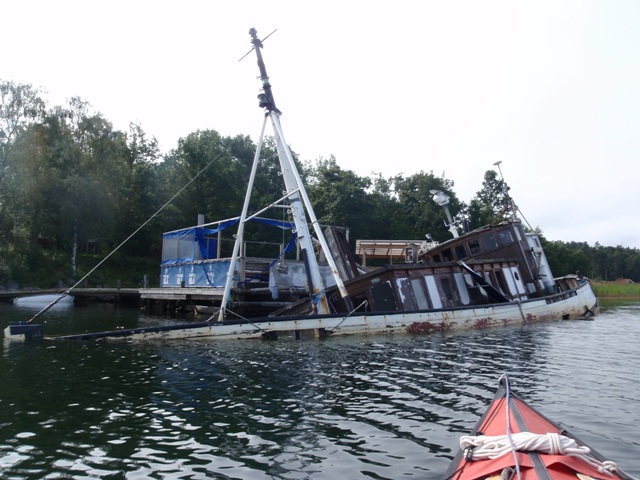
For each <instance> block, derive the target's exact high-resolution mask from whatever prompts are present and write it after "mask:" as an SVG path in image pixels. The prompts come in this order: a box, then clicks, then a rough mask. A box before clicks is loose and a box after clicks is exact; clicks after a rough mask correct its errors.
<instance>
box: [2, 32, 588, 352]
mask: <svg viewBox="0 0 640 480" xmlns="http://www.w3.org/2000/svg"><path fill="white" fill-rule="evenodd" d="M250 34H251V37H252V44H253V50H255V52H256V55H257V58H258V66H259V68H260V78H261V80H262V92H261V93H260V94H259V95H258V100H259V106H260V107H261V108H263V109H264V111H265V117H264V123H263V126H262V132H261V135H260V137H259V140H258V143H257V149H256V155H255V159H254V163H253V167H252V170H251V175H250V178H249V184H248V188H247V194H246V197H245V200H244V204H243V210H242V213H241V215H240V216H239V217H237V218H232V219H226V220H223V221H219V222H214V223H213V224H199V225H197V226H195V227H190V228H187V229H182V230H178V231H174V232H167V233H166V234H165V235H164V246H163V263H162V266H161V268H162V275H161V288H160V289H141V295H142V296H143V298H147V299H153V298H159V297H162V298H173V299H174V300H175V302H183V303H188V302H190V304H191V305H193V308H192V311H193V310H196V311H198V309H199V310H201V311H205V310H209V311H211V312H214V313H213V314H212V315H211V316H210V318H208V319H206V320H205V321H194V322H188V323H181V324H175V325H168V326H154V327H141V328H134V329H121V330H115V331H108V332H97V333H84V334H79V335H66V336H60V337H53V338H56V339H101V338H113V339H136V340H147V339H174V338H202V337H218V338H225V337H226V338H259V337H263V338H277V337H282V336H285V335H290V336H292V337H293V338H299V337H300V336H302V335H306V334H312V335H314V336H318V337H327V336H330V335H346V334H363V333H397V332H404V333H432V332H449V331H455V330H460V329H474V328H476V329H477V328H487V327H496V326H501V327H505V326H511V325H521V324H527V323H535V322H541V321H549V320H561V319H573V318H585V317H591V316H594V315H596V314H597V313H598V302H597V299H596V297H595V295H594V293H593V291H592V289H591V287H590V285H589V282H588V280H587V279H586V278H584V277H581V276H577V275H569V276H565V277H562V278H555V279H554V278H553V276H552V273H551V270H550V268H549V264H548V262H547V259H546V257H545V254H544V251H543V249H542V246H541V244H540V240H539V238H538V236H537V235H536V234H535V233H533V232H528V231H526V230H525V228H524V226H523V225H522V223H521V221H519V220H518V219H517V218H516V216H515V215H514V216H513V218H511V219H510V220H509V221H505V222H503V223H501V224H498V225H490V226H485V227H482V228H479V229H476V230H473V231H468V229H467V228H462V231H460V230H461V225H460V222H457V221H454V219H453V218H452V217H451V215H450V213H449V210H448V197H447V195H446V194H445V193H444V192H441V191H436V190H434V191H432V194H433V198H434V201H435V202H436V203H437V204H439V205H440V206H442V207H443V208H444V209H445V213H446V215H447V218H448V220H449V223H448V226H449V229H450V231H451V233H452V237H453V238H451V239H450V240H448V241H446V242H443V243H436V242H430V241H412V240H409V241H398V240H378V241H359V242H357V243H358V253H359V254H360V255H361V256H362V258H363V259H366V258H375V257H380V256H381V255H384V256H387V255H391V256H392V257H395V258H400V259H401V261H400V262H399V263H398V262H396V263H395V264H389V265H387V266H385V267H382V268H376V269H371V268H367V267H366V265H364V264H365V263H366V261H365V260H363V262H362V263H359V262H358V261H357V259H356V256H355V255H354V253H353V252H351V250H350V248H349V242H348V238H347V232H346V231H345V230H344V229H341V228H336V227H321V226H320V224H319V222H318V220H317V218H316V216H315V213H314V211H313V207H312V205H311V202H310V200H309V197H308V196H307V193H306V189H305V186H304V184H303V182H302V180H301V178H300V174H299V172H298V170H297V168H296V165H295V162H294V161H293V157H292V155H291V152H290V150H289V147H288V145H287V142H286V141H285V139H284V134H283V131H282V126H281V124H280V111H279V110H278V108H277V107H276V105H275V100H274V98H273V93H272V90H271V85H270V83H269V77H268V76H267V73H266V68H265V66H264V61H263V59H262V54H261V48H262V42H261V41H260V40H259V39H258V38H257V33H256V31H255V29H251V31H250ZM267 121H270V122H271V124H272V127H273V134H274V137H275V140H276V147H277V150H278V158H279V162H280V168H281V172H282V178H283V181H284V185H285V192H286V193H285V194H284V196H283V197H282V198H281V199H279V200H277V201H275V202H274V203H272V204H271V205H269V206H267V207H265V208H264V209H262V210H260V211H259V212H257V213H255V214H253V215H249V213H248V207H249V202H250V198H251V191H252V188H253V183H254V179H255V176H256V168H257V165H258V163H259V160H260V151H261V148H262V142H263V137H264V131H265V127H266V123H267ZM274 207H278V208H281V209H283V211H285V210H286V212H287V220H284V219H283V220H282V221H279V220H275V219H269V218H262V217H260V216H259V215H261V214H262V213H263V212H264V211H266V210H267V209H269V208H274ZM289 218H290V219H291V220H289ZM250 221H257V222H259V223H262V224H266V225H268V226H271V227H274V228H278V229H280V230H282V231H287V232H289V233H290V238H289V239H288V241H287V242H286V244H285V242H284V241H283V244H282V245H281V248H280V253H279V254H278V255H276V256H275V259H274V258H252V257H248V256H247V255H246V251H245V247H244V245H245V235H244V229H245V225H246V224H247V223H248V222H250ZM232 226H234V228H237V230H235V234H234V238H235V240H234V242H233V249H232V252H231V254H230V255H229V256H223V255H221V245H222V236H221V235H222V234H223V232H224V231H226V230H227V229H229V228H231V227H232ZM312 231H313V235H312ZM292 249H295V251H296V254H295V258H294V259H288V260H287V259H286V255H285V254H286V253H287V252H290V251H291V250H292ZM318 250H319V253H318ZM380 251H385V252H386V253H385V254H381V253H380ZM390 252H392V253H390ZM145 295H146V297H145ZM19 332H22V333H19ZM24 332H28V333H29V334H30V335H32V336H34V335H37V331H35V333H34V330H33V329H32V327H31V326H30V327H29V328H28V329H27V328H24V325H22V326H20V325H14V326H9V327H8V328H7V330H6V332H5V335H6V336H8V337H18V336H20V335H24Z"/></svg>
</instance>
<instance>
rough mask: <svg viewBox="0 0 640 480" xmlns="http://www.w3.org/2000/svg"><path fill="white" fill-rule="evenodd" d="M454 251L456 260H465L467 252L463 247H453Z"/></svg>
mask: <svg viewBox="0 0 640 480" xmlns="http://www.w3.org/2000/svg"><path fill="white" fill-rule="evenodd" d="M455 250H456V258H457V259H462V258H466V257H467V251H466V249H465V248H464V245H457V246H456V247H455Z"/></svg>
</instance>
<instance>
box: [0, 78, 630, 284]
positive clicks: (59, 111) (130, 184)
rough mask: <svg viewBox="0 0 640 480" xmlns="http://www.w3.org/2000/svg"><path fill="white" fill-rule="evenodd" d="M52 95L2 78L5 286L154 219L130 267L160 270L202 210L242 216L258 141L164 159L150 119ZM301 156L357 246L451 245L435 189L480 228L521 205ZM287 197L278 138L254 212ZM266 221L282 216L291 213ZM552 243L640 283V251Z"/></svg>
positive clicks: (197, 140) (487, 182)
mask: <svg viewBox="0 0 640 480" xmlns="http://www.w3.org/2000/svg"><path fill="white" fill-rule="evenodd" d="M42 94H43V92H42V91H41V90H39V89H36V88H33V87H32V86H30V85H19V84H15V83H13V82H2V81H0V95H1V100H2V103H1V104H0V149H1V150H0V153H1V155H0V287H2V286H5V285H8V284H9V283H11V282H14V283H16V282H17V283H27V284H31V285H36V284H38V285H40V286H51V285H52V284H55V283H56V282H57V280H58V279H69V278H70V277H75V276H76V275H75V272H74V271H73V268H72V265H73V266H75V260H76V252H77V254H78V255H96V256H97V257H101V256H102V255H104V254H106V252H108V251H109V250H110V249H112V248H113V247H114V246H115V245H118V244H120V243H121V242H122V241H123V240H124V239H125V238H127V237H128V236H130V235H131V234H132V233H133V232H134V231H136V230H137V229H138V228H139V227H140V226H141V225H143V224H146V228H144V229H142V230H141V231H140V232H139V233H138V234H136V236H135V237H133V238H132V239H131V240H130V241H129V242H127V244H126V245H125V247H124V248H123V249H122V255H121V257H120V260H121V262H122V264H123V265H124V264H126V263H127V262H130V261H132V260H131V259H132V258H134V257H136V258H144V257H148V258H151V259H155V261H156V262H157V261H158V260H159V257H160V248H161V241H162V232H164V231H169V230H174V229H178V228H183V227H186V226H190V225H193V224H195V222H196V219H197V216H198V214H204V215H205V218H206V220H207V221H214V220H222V219H225V218H229V217H234V216H237V215H239V213H240V211H241V208H242V205H243V202H244V198H245V193H246V186H247V182H248V180H249V175H250V171H251V167H252V164H253V161H254V158H255V153H256V152H255V150H256V145H255V143H254V142H253V141H252V140H251V139H250V138H249V137H247V136H243V135H237V136H234V137H223V136H222V135H220V134H219V133H218V132H217V131H215V130H202V131H200V130H199V131H196V132H193V133H190V134H189V135H187V136H186V137H184V138H181V139H179V141H178V142H177V145H176V147H175V148H174V149H173V150H171V151H170V152H168V153H166V154H162V153H161V152H160V151H159V149H158V143H157V141H156V140H155V138H153V137H149V136H148V135H147V133H146V132H144V130H143V129H142V128H141V126H140V125H136V124H131V125H130V126H129V130H128V131H127V132H123V131H119V130H116V129H114V127H113V125H112V124H111V122H109V121H108V120H107V119H106V118H104V116H103V115H101V114H100V113H98V112H94V111H93V110H92V108H91V105H90V104H89V103H87V102H85V101H84V100H82V99H80V98H77V97H76V98H72V99H70V100H69V101H68V103H67V104H66V105H64V106H55V107H52V108H48V107H47V106H46V102H45V101H44V100H43V99H42ZM293 155H294V160H295V161H296V162H297V163H298V167H299V170H300V171H301V172H302V176H303V180H304V181H305V183H306V184H307V190H308V193H309V196H310V198H311V201H312V203H313V205H314V210H315V213H316V216H317V217H318V220H319V222H320V223H321V224H331V225H337V226H346V227H349V229H350V238H351V241H352V243H354V242H355V239H359V238H360V239H388V240H393V239H406V240H423V239H424V238H425V235H427V234H429V235H431V236H432V237H433V238H434V239H435V240H439V241H444V240H447V239H449V238H450V236H451V233H450V232H449V230H448V227H447V223H448V219H447V216H446V214H445V211H444V210H443V208H441V207H439V206H438V205H437V204H436V203H435V202H434V201H433V193H432V191H433V190H440V191H442V192H444V193H445V194H446V195H448V196H449V205H448V208H449V211H450V212H451V214H452V215H457V216H458V218H465V217H468V218H469V219H470V220H471V224H472V227H480V226H482V225H486V224H493V223H497V222H501V221H503V220H505V219H507V218H508V217H509V216H510V215H511V212H512V210H513V205H512V201H511V198H510V196H509V187H508V185H507V184H506V183H505V182H504V180H502V179H500V178H498V176H497V174H496V172H495V171H492V170H490V171H487V172H486V173H485V175H484V179H483V181H482V187H481V189H480V190H479V191H478V192H477V194H476V196H475V197H474V198H473V199H472V200H471V202H470V204H469V206H468V207H467V205H466V204H465V203H464V202H461V201H460V200H459V199H458V198H457V196H456V193H455V191H454V182H453V181H452V180H449V179H447V178H446V177H445V176H444V174H442V175H441V176H436V175H434V173H433V172H424V171H421V172H418V173H415V174H413V175H409V176H404V175H396V176H392V177H384V176H382V175H381V174H373V175H372V176H370V177H365V176H360V175H357V174H356V173H355V172H353V171H351V170H345V169H343V168H341V167H340V166H339V164H338V161H337V159H336V158H334V157H333V156H331V157H329V158H328V159H325V158H320V159H318V160H317V161H315V162H313V163H312V162H309V163H305V164H304V165H301V164H300V162H299V161H298V158H297V155H295V153H294V154H293ZM283 190H284V186H283V181H282V176H281V175H280V166H279V161H278V154H277V149H276V145H275V142H274V139H273V138H266V139H265V141H264V144H263V149H262V151H261V154H260V157H259V164H258V168H257V175H256V178H255V185H254V189H253V191H252V195H251V198H250V206H249V208H250V213H253V212H257V211H259V210H261V209H263V208H264V207H266V206H267V205H269V204H270V203H271V202H274V201H275V200H277V199H279V198H281V197H282V195H283ZM170 200H171V201H170ZM158 213H159V214H158ZM261 215H262V216H271V217H273V218H279V219H280V218H284V217H285V216H286V211H285V210H283V209H274V210H272V211H267V212H265V213H263V214H261ZM248 228H249V227H248ZM251 233H256V235H257V236H258V239H262V240H268V241H270V240H269V238H268V237H267V236H262V237H261V236H260V235H262V234H261V233H260V232H257V231H256V232H251ZM541 237H542V241H543V244H544V246H545V251H546V254H547V257H548V260H549V262H550V264H551V269H552V272H553V273H554V274H555V275H564V274H567V273H574V272H575V271H577V270H580V271H582V272H583V273H585V274H586V275H587V276H590V277H592V278H595V279H603V280H614V279H617V278H630V279H632V280H634V281H640V252H639V251H638V250H637V249H631V248H624V247H621V246H617V247H606V246H602V245H599V244H596V245H595V246H593V247H592V246H589V245H587V244H586V243H579V242H569V243H564V242H558V241H547V240H546V239H545V238H544V236H541ZM125 259H127V262H125ZM79 265H80V268H86V267H83V263H82V261H81V262H79ZM90 266H91V265H90ZM74 268H75V267H74ZM79 273H82V272H79ZM151 273H154V272H151Z"/></svg>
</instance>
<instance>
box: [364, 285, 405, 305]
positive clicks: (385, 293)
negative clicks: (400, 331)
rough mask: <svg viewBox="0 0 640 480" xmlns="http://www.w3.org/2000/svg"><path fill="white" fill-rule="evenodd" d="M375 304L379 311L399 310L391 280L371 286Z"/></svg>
mask: <svg viewBox="0 0 640 480" xmlns="http://www.w3.org/2000/svg"><path fill="white" fill-rule="evenodd" d="M369 291H370V292H371V299H372V300H373V305H374V307H375V309H376V311H378V312H391V311H397V310H398V305H397V304H396V299H395V298H394V296H393V287H392V286H391V282H389V281H386V282H381V283H378V284H376V285H373V286H372V287H370V288H369Z"/></svg>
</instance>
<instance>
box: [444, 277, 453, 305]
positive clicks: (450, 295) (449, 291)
mask: <svg viewBox="0 0 640 480" xmlns="http://www.w3.org/2000/svg"><path fill="white" fill-rule="evenodd" d="M440 283H441V285H442V291H443V292H444V296H445V298H446V299H447V300H448V301H449V302H453V301H454V300H455V297H454V296H453V290H452V289H451V281H450V280H449V279H448V278H441V279H440Z"/></svg>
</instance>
